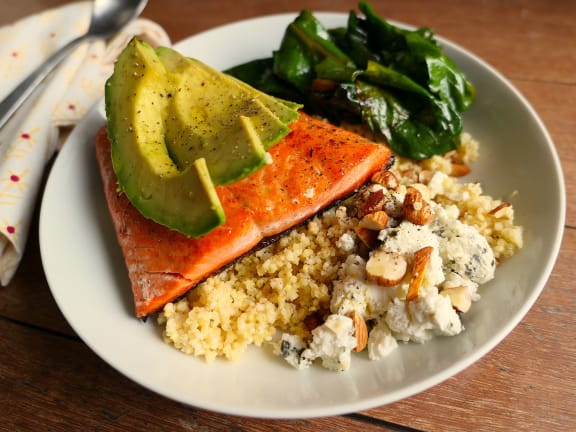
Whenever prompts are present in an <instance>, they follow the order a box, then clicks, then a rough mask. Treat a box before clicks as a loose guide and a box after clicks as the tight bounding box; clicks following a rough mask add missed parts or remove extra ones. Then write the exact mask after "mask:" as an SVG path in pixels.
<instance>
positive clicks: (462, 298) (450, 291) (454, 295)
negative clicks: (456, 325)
mask: <svg viewBox="0 0 576 432" xmlns="http://www.w3.org/2000/svg"><path fill="white" fill-rule="evenodd" d="M440 295H443V296H446V297H449V298H450V303H452V307H453V308H454V309H456V310H457V311H458V312H461V313H466V312H468V310H470V306H472V298H471V297H470V291H469V290H468V288H466V287H464V286H457V287H454V288H446V289H443V290H442V291H440Z"/></svg>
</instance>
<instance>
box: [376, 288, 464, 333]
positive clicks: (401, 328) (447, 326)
mask: <svg viewBox="0 0 576 432" xmlns="http://www.w3.org/2000/svg"><path fill="white" fill-rule="evenodd" d="M385 319H386V324H388V327H389V328H390V330H391V331H392V334H393V335H394V337H395V338H396V339H398V340H401V341H404V342H408V341H413V342H419V343H423V342H426V341H428V340H430V339H432V337H433V336H435V335H438V336H454V335H457V334H458V333H460V332H461V331H462V330H463V327H462V322H461V321H460V317H459V316H458V313H457V312H456V311H455V310H454V308H453V307H452V304H451V303H450V299H449V298H447V297H444V296H441V295H427V296H422V297H420V298H418V299H417V300H415V301H411V302H409V303H408V304H406V303H405V302H404V301H403V300H401V299H398V298H396V299H394V302H392V303H391V304H390V307H389V308H388V311H387V313H386V318H385Z"/></svg>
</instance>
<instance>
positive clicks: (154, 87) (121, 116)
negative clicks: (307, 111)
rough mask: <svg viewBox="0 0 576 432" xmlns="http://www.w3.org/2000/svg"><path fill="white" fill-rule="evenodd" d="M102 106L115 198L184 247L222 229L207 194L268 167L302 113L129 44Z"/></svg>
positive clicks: (185, 61) (184, 61) (203, 68)
mask: <svg viewBox="0 0 576 432" xmlns="http://www.w3.org/2000/svg"><path fill="white" fill-rule="evenodd" d="M105 102H106V115H107V118H108V135H109V138H110V141H111V144H112V147H111V148H112V162H113V166H114V170H115V172H116V175H117V177H118V184H119V188H120V190H121V191H123V192H124V193H125V194H126V196H127V197H128V199H129V200H130V202H131V203H132V204H133V205H134V207H136V208H137V209H138V210H139V211H140V212H141V213H142V214H143V215H144V216H146V217H148V218H150V219H152V220H154V221H155V222H157V223H160V224H162V225H165V226H167V227H169V228H171V229H174V230H176V231H179V232H181V233H183V234H185V235H187V236H192V237H199V236H201V235H203V234H205V233H207V232H209V231H211V230H212V229H214V228H216V227H217V226H219V225H221V224H222V223H224V221H225V215H224V210H223V208H222V205H221V203H220V201H219V199H218V195H217V193H216V190H215V186H216V185H222V184H227V183H230V182H233V181H235V180H238V179H240V178H243V177H245V176H247V175H249V174H251V173H252V172H254V171H255V170H257V169H259V168H260V167H262V166H263V165H264V164H265V163H267V160H268V157H269V156H268V155H267V149H268V148H270V147H271V146H272V145H274V144H275V143H277V142H278V141H279V140H280V139H282V138H283V137H284V136H286V135H287V134H288V133H289V132H290V128H289V123H291V122H292V121H294V120H296V119H297V118H298V115H299V113H298V109H299V108H300V107H301V106H300V105H298V104H295V103H293V102H288V101H282V100H280V99H276V98H274V97H271V96H268V95H266V94H264V93H262V92H260V91H258V90H256V89H254V88H252V87H250V86H248V85H247V84H244V83H242V82H241V81H238V80H237V79H235V78H233V77H231V76H229V75H226V74H224V73H221V72H218V71H216V70H215V69H213V68H211V67H209V66H207V65H205V64H203V63H201V62H199V61H198V60H194V59H190V58H187V57H185V56H183V55H181V54H180V53H178V52H177V51H175V50H173V49H171V48H164V47H162V48H157V49H156V50H154V49H153V48H152V47H151V46H149V45H148V44H146V43H145V42H143V41H140V40H138V39H137V38H134V39H132V40H131V41H130V43H129V44H128V45H127V47H126V48H125V49H124V50H123V52H122V53H121V54H120V56H119V58H118V60H117V61H116V64H115V67H114V73H113V74H112V76H111V77H110V78H109V79H108V81H107V83H106V90H105Z"/></svg>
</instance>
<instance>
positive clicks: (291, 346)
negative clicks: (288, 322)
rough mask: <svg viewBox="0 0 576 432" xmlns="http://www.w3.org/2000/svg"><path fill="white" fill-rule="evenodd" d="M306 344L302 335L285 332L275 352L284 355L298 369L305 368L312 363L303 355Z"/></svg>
mask: <svg viewBox="0 0 576 432" xmlns="http://www.w3.org/2000/svg"><path fill="white" fill-rule="evenodd" d="M306 346H307V345H306V342H304V340H303V339H302V338H301V337H300V336H297V335H291V334H288V333H284V334H283V335H282V338H281V339H280V341H279V342H278V344H277V345H276V346H275V351H274V353H275V354H276V355H280V356H282V357H284V360H286V361H287V362H288V363H289V364H290V365H291V366H293V367H295V368H296V369H305V368H307V367H308V366H309V365H310V363H311V362H310V361H309V360H308V359H307V358H303V357H302V352H303V351H304V350H305V349H306Z"/></svg>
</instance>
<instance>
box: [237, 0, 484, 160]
mask: <svg viewBox="0 0 576 432" xmlns="http://www.w3.org/2000/svg"><path fill="white" fill-rule="evenodd" d="M359 9H360V11H361V12H362V15H358V14H356V13H355V12H354V11H352V12H350V14H349V17H348V22H347V26H346V27H339V28H334V29H326V28H325V27H324V26H323V25H322V24H321V23H320V22H319V21H318V19H317V18H316V17H315V16H314V15H313V14H312V13H311V12H310V11H308V10H303V11H302V12H301V13H300V14H299V15H298V17H297V18H296V19H295V20H294V21H293V22H292V23H290V25H289V26H288V28H287V29H286V32H285V34H284V37H283V40H282V43H281V45H280V47H279V49H278V50H276V51H274V52H273V55H272V57H271V58H266V59H259V60H255V61H252V62H249V63H246V64H242V65H239V66H236V67H234V68H232V69H229V70H228V71H226V72H228V73H229V74H231V75H234V76H236V77H237V78H239V79H241V80H243V81H245V82H247V83H249V84H251V85H252V86H254V87H256V88H258V89H260V90H262V91H264V92H266V93H269V94H273V95H275V96H278V97H281V98H284V99H289V100H293V101H296V102H299V103H302V104H304V109H305V111H307V112H309V113H311V114H319V115H322V116H325V117H327V118H329V119H330V120H331V121H332V122H335V123H338V122H341V121H349V122H358V123H359V122H362V123H364V124H365V125H367V126H368V127H369V128H370V129H371V130H372V131H373V132H375V133H377V134H381V135H382V136H384V137H385V138H386V140H387V142H388V145H389V146H390V147H391V148H392V150H393V151H394V152H396V153H397V154H399V155H401V156H405V157H409V158H412V159H418V160H419V159H425V158H428V157H430V156H432V155H435V154H442V153H445V152H447V151H450V150H452V149H454V148H456V147H457V145H458V137H459V135H460V133H461V131H462V113H463V112H464V111H465V110H466V109H468V108H469V107H470V105H471V104H472V102H473V100H474V95H475V92H474V87H473V86H472V84H471V83H470V82H468V81H467V80H466V77H465V76H464V74H463V73H462V72H461V71H460V70H459V69H458V67H457V66H456V65H455V64H454V62H453V61H452V60H451V59H450V58H448V57H447V56H446V55H445V53H444V52H443V50H442V48H441V46H440V45H439V44H438V42H437V41H436V39H435V37H434V34H433V32H432V31H431V30H430V29H428V28H421V29H417V30H407V29H404V28H400V27H397V26H394V25H392V24H390V23H388V22H387V21H385V20H384V19H382V18H381V17H379V16H378V15H377V14H376V13H375V12H374V10H373V9H372V7H371V6H370V5H369V4H368V3H366V2H360V3H359Z"/></svg>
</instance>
